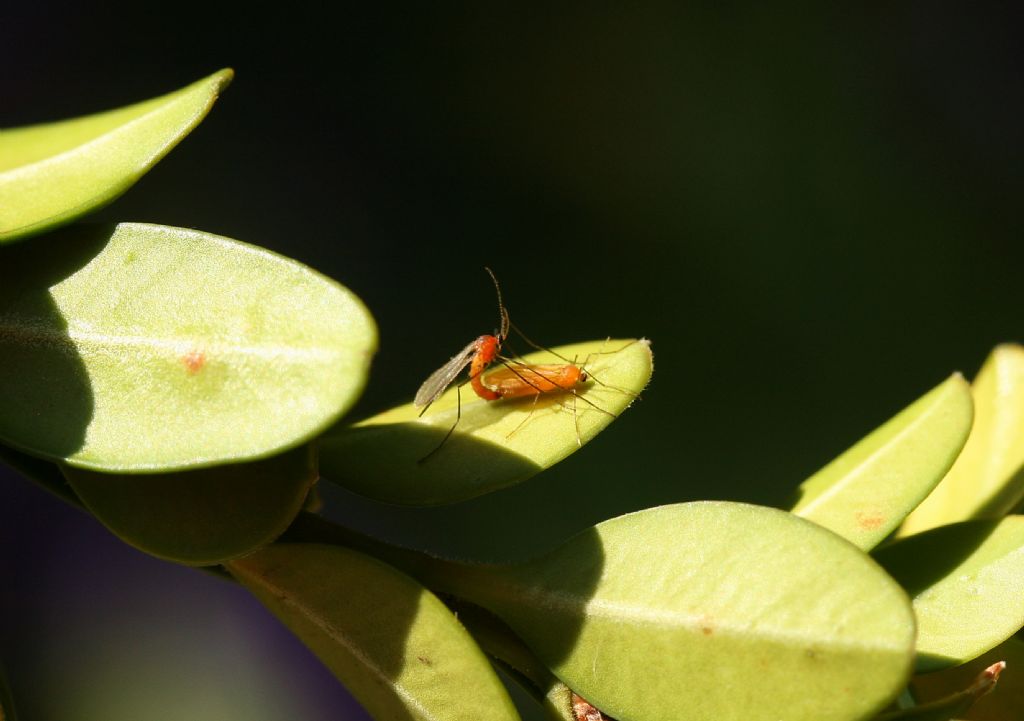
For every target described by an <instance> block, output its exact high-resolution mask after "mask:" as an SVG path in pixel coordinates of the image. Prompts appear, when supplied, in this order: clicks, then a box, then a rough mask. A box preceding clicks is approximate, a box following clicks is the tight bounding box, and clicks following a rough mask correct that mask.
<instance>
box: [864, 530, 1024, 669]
mask: <svg viewBox="0 0 1024 721" xmlns="http://www.w3.org/2000/svg"><path fill="white" fill-rule="evenodd" d="M875 558H876V559H877V560H878V562H879V563H880V564H882V566H884V567H885V569H886V570H888V571H889V573H890V574H892V576H893V577H894V578H895V579H896V580H897V581H899V583H900V584H901V585H902V586H903V587H904V588H905V589H906V590H907V592H908V593H909V594H910V595H911V597H912V598H913V601H914V612H915V614H916V616H917V623H918V639H917V652H918V659H917V669H918V670H919V671H930V670H936V669H940V668H945V667H947V666H954V665H957V664H961V663H965V662H967V661H970V660H971V659H974V658H977V657H978V656H980V655H981V654H983V653H984V652H985V651H988V650H989V649H990V648H993V647H994V646H996V645H997V644H999V643H1002V642H1003V641H1004V640H1006V639H1007V638H1009V637H1010V636H1011V635H1012V634H1013V633H1014V632H1015V631H1017V629H1019V628H1021V627H1022V626H1024V593H1022V587H1024V516H1009V517H1007V518H1004V519H1002V520H999V521H964V522H962V523H955V524H952V525H948V526H941V527H939V528H935V529H933V530H931V531H925V532H923V533H919V534H915V535H913V536H910V537H909V538H903V539H900V540H898V541H895V542H894V543H891V544H889V545H887V546H885V547H883V548H880V549H878V550H877V551H876V552H875Z"/></svg>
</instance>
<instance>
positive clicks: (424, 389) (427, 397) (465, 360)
mask: <svg viewBox="0 0 1024 721" xmlns="http://www.w3.org/2000/svg"><path fill="white" fill-rule="evenodd" d="M476 346H477V342H476V341H475V340H474V341H470V343H469V345H467V346H466V347H465V348H463V349H462V350H460V351H459V352H458V353H457V354H456V355H454V356H453V357H452V358H451V360H449V361H448V362H447V363H445V364H444V365H443V366H441V367H440V368H438V369H437V370H436V371H434V372H433V373H431V374H430V377H429V378H427V379H426V380H425V381H423V385H421V386H420V389H419V390H418V391H416V398H415V400H413V402H412V404H413V405H414V406H416V407H417V408H420V407H423V406H428V405H430V404H431V403H433V402H434V401H436V400H437V399H438V397H439V396H440V395H441V394H442V393H444V391H445V389H446V388H447V387H448V386H450V385H451V384H452V381H453V380H455V377H456V376H457V375H459V373H461V372H462V369H463V368H465V367H466V366H467V365H469V362H470V361H471V360H473V356H474V355H476Z"/></svg>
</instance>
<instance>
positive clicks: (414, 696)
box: [227, 544, 519, 721]
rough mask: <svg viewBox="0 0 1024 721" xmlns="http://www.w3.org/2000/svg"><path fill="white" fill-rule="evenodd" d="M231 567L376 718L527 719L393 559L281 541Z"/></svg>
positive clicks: (447, 616) (449, 618) (455, 626)
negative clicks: (390, 563) (380, 559)
mask: <svg viewBox="0 0 1024 721" xmlns="http://www.w3.org/2000/svg"><path fill="white" fill-rule="evenodd" d="M227 567H228V569H229V570H230V571H231V573H232V574H233V575H234V576H235V577H236V578H237V579H238V580H239V581H240V582H241V583H242V584H244V585H245V586H246V587H247V588H248V589H249V590H250V591H252V593H253V594H254V595H255V596H256V597H257V598H258V599H259V600H260V601H261V602H262V603H263V604H264V605H265V606H267V608H268V609H270V610H271V611H272V612H273V613H274V614H275V615H276V616H277V617H278V618H279V619H281V621H283V622H284V623H285V625H287V626H288V627H289V628H290V629H291V630H292V631H293V632H294V633H295V634H296V635H297V636H298V637H299V638H300V639H302V641H303V642H304V643H305V644H306V645H307V646H308V647H309V648H310V649H311V650H312V651H313V652H314V653H315V654H316V655H317V656H318V657H319V658H320V660H321V661H323V663H324V664H325V665H326V666H327V667H328V668H329V669H330V670H331V672H332V673H333V674H334V675H335V676H336V677H337V678H338V679H339V680H341V681H342V682H343V683H344V684H345V685H346V686H347V687H348V688H349V690H350V691H351V692H352V693H353V694H354V695H355V697H356V698H357V699H358V700H359V701H360V703H362V704H363V705H364V706H365V707H366V709H367V710H368V711H369V712H370V713H371V714H372V715H373V716H374V718H376V719H379V720H380V721H412V720H413V719H416V720H417V721H419V720H422V721H515V720H516V719H518V718H519V716H518V714H517V713H516V711H515V709H514V707H513V706H512V702H511V700H510V699H509V697H508V694H507V692H506V691H505V688H504V687H503V686H502V684H501V681H500V680H499V679H498V677H497V675H496V674H495V672H494V670H493V669H492V668H491V665H490V663H489V662H488V661H487V659H486V657H485V656H484V655H483V653H482V652H481V651H480V649H479V647H478V646H477V645H476V643H474V641H473V639H472V638H471V637H470V636H469V634H468V633H467V632H466V630H465V629H464V628H463V627H462V626H461V625H460V624H459V622H458V621H457V620H456V618H455V616H454V615H452V613H451V612H450V611H449V610H448V609H447V608H446V607H445V606H444V604H442V603H441V602H440V601H439V600H438V599H437V598H436V597H435V596H434V595H433V594H431V593H430V592H429V591H427V590H426V589H424V588H423V587H422V586H420V585H419V584H417V583H416V582H415V581H413V580H412V579H410V578H408V577H407V576H405V575H403V574H401V573H399V572H398V571H395V570H394V569H392V568H390V567H389V566H386V565H384V564H383V563H380V562H378V561H376V560H374V559H372V558H369V557H367V556H363V555H362V554H359V553H356V552H354V551H350V550H348V549H343V548H338V547H335V546H324V545H317V544H278V545H273V546H270V547H268V548H265V549H263V550H261V551H257V552H256V553H254V554H252V555H250V556H247V557H245V558H243V559H239V560H235V561H231V562H229V563H228V564H227Z"/></svg>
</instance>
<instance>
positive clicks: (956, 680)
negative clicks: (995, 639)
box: [911, 638, 1024, 721]
mask: <svg viewBox="0 0 1024 721" xmlns="http://www.w3.org/2000/svg"><path fill="white" fill-rule="evenodd" d="M999 661H1005V662H1006V670H1005V671H1004V672H1003V673H1002V674H1000V676H999V684H998V685H997V686H996V688H995V689H994V690H993V691H992V692H991V693H990V694H988V695H986V696H985V697H984V698H981V699H979V700H978V701H977V702H976V703H975V704H974V706H973V707H971V709H970V710H969V711H968V712H966V713H965V714H963V715H962V716H958V717H957V718H963V719H967V720H968V721H1018V720H1019V719H1024V641H1020V640H1018V639H1015V638H1011V639H1009V640H1007V641H1004V642H1003V643H1001V644H1000V645H999V646H996V647H995V648H994V649H992V650H991V651H989V652H988V653H986V654H985V655H983V656H980V657H978V658H976V659H975V660H973V661H971V662H970V663H967V664H964V665H963V666H957V667H956V668H950V669H946V670H944V671H938V672H935V673H927V674H921V675H920V676H915V677H914V679H913V681H912V682H911V688H912V689H913V691H914V695H915V696H916V697H917V699H918V701H919V702H920V703H922V704H926V703H930V702H932V701H935V700H938V699H941V698H943V697H946V696H948V695H950V694H952V693H955V692H956V691H958V690H959V689H962V688H965V687H966V686H967V685H968V684H970V683H972V681H973V680H974V679H976V678H977V677H978V675H979V674H981V673H982V672H983V671H984V669H986V668H989V667H990V666H992V664H994V663H998V662H999Z"/></svg>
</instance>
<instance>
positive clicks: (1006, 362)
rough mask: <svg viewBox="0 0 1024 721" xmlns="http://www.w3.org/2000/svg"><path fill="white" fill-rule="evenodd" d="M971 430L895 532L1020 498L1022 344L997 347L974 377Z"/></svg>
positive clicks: (993, 512) (973, 514) (974, 514)
mask: <svg viewBox="0 0 1024 721" xmlns="http://www.w3.org/2000/svg"><path fill="white" fill-rule="evenodd" d="M971 391H972V393H973V395H974V409H975V410H974V428H973V429H972V430H971V435H970V438H969V439H968V440H967V445H966V446H964V450H963V453H961V454H960V457H959V458H958V459H957V461H956V463H955V464H954V465H953V467H952V468H951V469H950V471H949V473H948V474H947V475H946V477H945V478H944V479H943V480H942V482H941V483H940V484H939V485H938V487H937V488H936V489H935V490H934V491H932V493H931V495H930V496H928V498H926V499H925V500H924V502H923V503H922V504H921V505H920V506H919V507H918V508H917V509H916V510H915V511H914V512H913V513H911V514H910V516H908V517H907V519H906V521H905V522H904V524H903V526H902V527H901V528H900V531H899V535H901V536H907V535H910V534H912V533H918V532H920V531H924V530H927V529H929V528H934V527H935V526H940V525H943V524H945V523H953V522H954V521H963V520H967V519H970V518H998V517H999V516H1002V515H1004V514H1006V513H1009V512H1010V511H1011V510H1012V509H1013V508H1014V507H1015V506H1017V504H1019V503H1020V502H1021V499H1022V498H1024V348H1022V347H1021V346H1019V345H1009V344H1008V345H1001V346H998V347H997V348H996V349H995V350H994V351H992V354H991V355H990V356H989V358H988V360H987V361H986V362H985V365H984V366H983V367H982V369H981V371H980V372H979V373H978V377H977V378H975V379H974V383H973V385H972V387H971Z"/></svg>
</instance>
